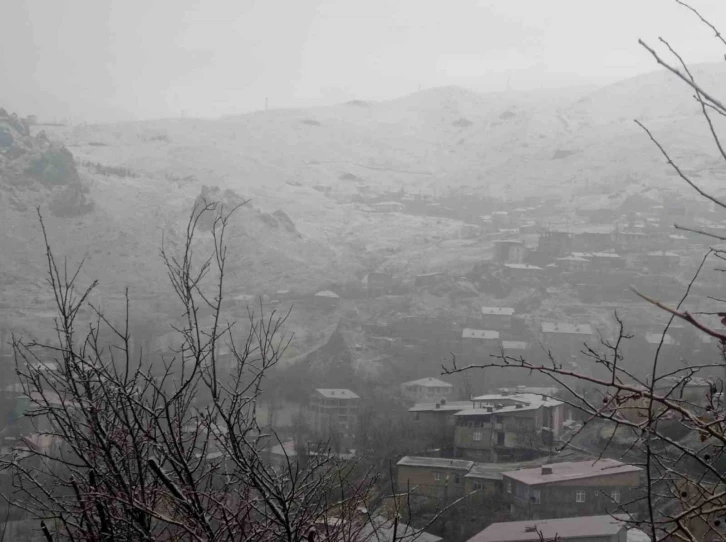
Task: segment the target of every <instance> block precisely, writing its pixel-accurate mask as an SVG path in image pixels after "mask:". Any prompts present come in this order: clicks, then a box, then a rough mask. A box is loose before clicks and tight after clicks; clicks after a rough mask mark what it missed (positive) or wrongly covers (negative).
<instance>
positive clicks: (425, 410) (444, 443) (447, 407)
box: [408, 399, 474, 448]
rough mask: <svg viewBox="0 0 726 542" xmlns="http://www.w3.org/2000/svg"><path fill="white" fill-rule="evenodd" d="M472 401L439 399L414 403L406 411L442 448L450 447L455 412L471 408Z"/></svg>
mask: <svg viewBox="0 0 726 542" xmlns="http://www.w3.org/2000/svg"><path fill="white" fill-rule="evenodd" d="M473 404H474V403H473V402H472V401H447V400H446V399H441V401H438V402H436V403H416V404H415V405H413V406H412V407H411V408H409V409H408V411H409V412H410V413H411V415H412V417H413V419H414V423H415V424H416V425H417V426H418V427H420V428H421V429H422V430H425V431H426V432H427V433H429V434H431V435H435V438H436V440H437V441H438V442H439V443H440V445H441V447H442V448H446V447H451V445H452V443H453V442H454V427H455V426H456V418H454V415H455V414H456V413H457V412H461V411H462V410H466V409H467V408H472V406H473Z"/></svg>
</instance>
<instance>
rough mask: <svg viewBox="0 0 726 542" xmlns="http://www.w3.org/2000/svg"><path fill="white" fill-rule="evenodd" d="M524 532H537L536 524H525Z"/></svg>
mask: <svg viewBox="0 0 726 542" xmlns="http://www.w3.org/2000/svg"><path fill="white" fill-rule="evenodd" d="M524 532H525V533H536V532H537V526H536V525H526V526H525V527H524Z"/></svg>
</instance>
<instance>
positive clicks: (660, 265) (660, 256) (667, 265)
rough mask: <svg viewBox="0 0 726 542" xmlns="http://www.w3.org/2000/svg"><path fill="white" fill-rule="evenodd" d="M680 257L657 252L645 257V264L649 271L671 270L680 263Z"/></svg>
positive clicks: (665, 252)
mask: <svg viewBox="0 0 726 542" xmlns="http://www.w3.org/2000/svg"><path fill="white" fill-rule="evenodd" d="M680 260H681V257H680V256H679V255H678V254H676V253H675V252H670V251H666V250H657V251H654V252H648V253H647V254H646V255H645V263H646V264H647V265H648V267H649V268H650V269H657V270H663V269H673V268H674V267H676V266H677V265H678V263H679V262H680Z"/></svg>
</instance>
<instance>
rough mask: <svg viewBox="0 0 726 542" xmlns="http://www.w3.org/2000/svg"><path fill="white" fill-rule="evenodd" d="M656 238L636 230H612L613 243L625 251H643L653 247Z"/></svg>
mask: <svg viewBox="0 0 726 542" xmlns="http://www.w3.org/2000/svg"><path fill="white" fill-rule="evenodd" d="M655 242H656V239H654V238H653V236H652V235H649V234H647V233H643V232H637V231H635V232H634V231H617V232H613V243H614V244H615V245H616V247H618V248H619V249H620V250H622V251H625V252H643V251H645V250H648V249H650V248H652V247H653V244H654V243H655Z"/></svg>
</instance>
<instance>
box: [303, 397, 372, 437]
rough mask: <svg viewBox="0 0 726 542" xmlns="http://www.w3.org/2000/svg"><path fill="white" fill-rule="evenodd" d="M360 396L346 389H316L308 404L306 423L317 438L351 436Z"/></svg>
mask: <svg viewBox="0 0 726 542" xmlns="http://www.w3.org/2000/svg"><path fill="white" fill-rule="evenodd" d="M359 403H360V397H358V396H357V395H356V394H355V393H353V392H352V391H350V390H347V389H316V390H315V391H314V392H313V394H312V395H311V396H310V402H309V404H308V409H307V410H308V412H307V414H308V423H309V425H310V428H311V429H312V430H313V432H314V433H315V434H316V435H317V436H318V437H319V438H323V439H326V438H331V437H332V436H335V435H339V436H340V437H342V438H349V439H350V438H352V437H354V436H355V431H356V429H357V426H358V407H359Z"/></svg>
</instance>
